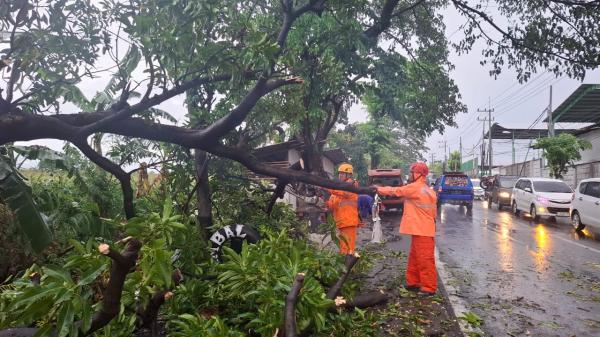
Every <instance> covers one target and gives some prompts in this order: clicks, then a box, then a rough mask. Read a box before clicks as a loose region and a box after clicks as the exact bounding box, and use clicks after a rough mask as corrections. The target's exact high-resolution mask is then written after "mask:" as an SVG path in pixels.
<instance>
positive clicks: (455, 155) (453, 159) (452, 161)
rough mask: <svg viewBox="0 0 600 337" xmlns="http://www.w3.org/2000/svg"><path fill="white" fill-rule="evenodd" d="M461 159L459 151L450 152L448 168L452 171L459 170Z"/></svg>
mask: <svg viewBox="0 0 600 337" xmlns="http://www.w3.org/2000/svg"><path fill="white" fill-rule="evenodd" d="M461 161H462V160H461V157H460V152H459V151H454V152H452V153H450V158H449V159H448V170H449V171H454V172H457V171H460V167H461V166H462V162H461Z"/></svg>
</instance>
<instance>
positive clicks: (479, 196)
mask: <svg viewBox="0 0 600 337" xmlns="http://www.w3.org/2000/svg"><path fill="white" fill-rule="evenodd" d="M471 183H472V184H473V198H474V199H475V200H483V198H485V190H484V189H483V188H481V186H480V183H481V180H480V179H477V178H475V179H471Z"/></svg>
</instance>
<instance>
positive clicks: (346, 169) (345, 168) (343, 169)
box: [338, 163, 354, 174]
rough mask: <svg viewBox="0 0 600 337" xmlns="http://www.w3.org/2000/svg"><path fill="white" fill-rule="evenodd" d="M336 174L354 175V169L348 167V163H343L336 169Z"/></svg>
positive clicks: (350, 166)
mask: <svg viewBox="0 0 600 337" xmlns="http://www.w3.org/2000/svg"><path fill="white" fill-rule="evenodd" d="M338 172H340V173H348V174H354V168H353V167H352V165H350V164H348V163H344V164H342V165H340V167H338Z"/></svg>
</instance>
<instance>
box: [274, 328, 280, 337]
mask: <svg viewBox="0 0 600 337" xmlns="http://www.w3.org/2000/svg"><path fill="white" fill-rule="evenodd" d="M278 335H279V328H277V329H275V334H274V335H273V337H277V336H278Z"/></svg>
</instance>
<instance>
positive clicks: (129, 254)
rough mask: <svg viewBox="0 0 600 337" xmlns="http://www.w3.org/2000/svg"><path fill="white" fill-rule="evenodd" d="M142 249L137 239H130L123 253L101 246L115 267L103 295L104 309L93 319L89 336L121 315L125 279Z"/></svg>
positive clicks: (104, 245)
mask: <svg viewBox="0 0 600 337" xmlns="http://www.w3.org/2000/svg"><path fill="white" fill-rule="evenodd" d="M141 248H142V243H141V242H140V241H139V240H137V239H130V240H129V241H128V242H127V246H126V247H125V249H124V250H123V251H122V252H121V253H119V252H116V251H114V250H112V249H111V248H110V246H108V245H107V244H101V245H100V246H99V247H98V250H99V251H100V253H101V254H103V255H106V256H108V257H110V258H111V259H113V265H112V267H111V270H110V278H109V280H108V285H107V286H106V289H105V290H104V292H103V293H102V309H101V310H100V311H99V312H98V313H96V314H95V315H94V318H92V325H91V327H90V330H88V331H87V332H86V334H87V335H91V334H92V333H94V332H95V331H97V330H99V329H101V328H102V327H104V326H106V325H107V324H108V323H109V322H110V321H111V320H112V319H113V318H115V317H117V315H118V314H119V311H120V309H121V295H122V293H123V285H124V284H125V278H126V277H127V274H129V273H130V272H131V271H132V269H133V267H135V263H136V261H137V258H138V253H139V251H140V249H141Z"/></svg>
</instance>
